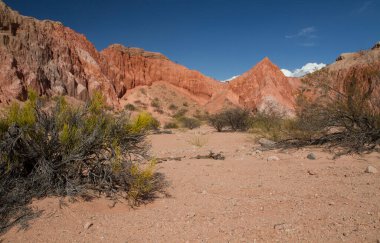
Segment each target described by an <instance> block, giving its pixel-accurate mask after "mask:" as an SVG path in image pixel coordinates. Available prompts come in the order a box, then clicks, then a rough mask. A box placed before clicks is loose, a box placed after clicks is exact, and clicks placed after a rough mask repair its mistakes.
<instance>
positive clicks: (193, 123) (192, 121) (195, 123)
mask: <svg viewBox="0 0 380 243" xmlns="http://www.w3.org/2000/svg"><path fill="white" fill-rule="evenodd" d="M178 120H179V122H180V123H181V125H182V126H183V127H185V128H189V129H194V128H197V127H200V126H201V122H200V121H199V120H198V119H196V118H193V117H186V116H183V117H180V118H179V119H178Z"/></svg>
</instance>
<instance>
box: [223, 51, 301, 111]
mask: <svg viewBox="0 0 380 243" xmlns="http://www.w3.org/2000/svg"><path fill="white" fill-rule="evenodd" d="M299 84H300V83H299V80H298V79H296V78H287V77H286V76H285V75H284V74H283V73H282V72H281V70H280V69H279V68H278V67H277V66H276V65H274V64H273V63H272V62H271V61H270V60H269V58H267V57H266V58H264V59H263V60H262V61H261V62H259V63H258V64H257V65H256V66H254V67H253V68H252V69H250V70H249V71H247V72H246V73H244V74H242V75H241V76H239V77H237V78H235V79H233V80H232V81H230V83H229V88H230V89H231V90H232V91H233V92H234V93H236V94H237V95H238V96H239V103H240V104H242V105H243V106H245V107H250V108H257V109H258V110H265V109H266V108H267V107H268V106H274V107H273V108H277V109H279V110H281V111H284V112H287V113H291V111H292V110H293V109H294V105H295V95H296V90H297V89H298V86H299Z"/></svg>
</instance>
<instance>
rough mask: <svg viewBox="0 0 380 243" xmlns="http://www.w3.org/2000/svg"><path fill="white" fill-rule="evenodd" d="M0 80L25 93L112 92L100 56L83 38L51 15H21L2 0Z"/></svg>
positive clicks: (112, 96)
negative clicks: (43, 18) (45, 17)
mask: <svg viewBox="0 0 380 243" xmlns="http://www.w3.org/2000/svg"><path fill="white" fill-rule="evenodd" d="M0 56H1V61H0V70H1V71H0V84H1V87H2V89H3V90H7V94H8V95H11V96H12V97H16V98H19V99H24V98H25V95H26V89H27V87H32V88H34V89H35V90H37V91H38V92H39V93H40V94H47V95H56V94H61V95H69V96H73V97H76V98H78V99H81V100H86V99H87V98H88V96H89V94H91V93H92V92H93V90H98V89H101V90H102V91H104V92H105V93H107V97H108V100H109V102H110V103H112V102H111V101H112V100H115V97H116V95H115V92H114V90H113V88H112V86H111V85H110V83H109V81H108V79H107V78H106V76H105V75H104V74H103V70H104V68H105V67H104V65H105V63H104V61H103V60H102V57H101V56H100V54H99V53H98V52H97V51H96V49H95V48H94V46H93V45H92V44H91V43H90V42H89V41H87V39H86V38H85V37H84V36H83V35H80V34H78V33H76V32H74V31H73V30H71V29H69V28H67V27H64V26H63V25H62V24H61V23H58V22H53V21H39V20H36V19H34V18H30V17H25V16H21V15H20V14H18V13H17V12H16V11H13V10H11V9H10V8H9V7H7V6H6V5H5V4H4V3H3V2H2V1H0Z"/></svg>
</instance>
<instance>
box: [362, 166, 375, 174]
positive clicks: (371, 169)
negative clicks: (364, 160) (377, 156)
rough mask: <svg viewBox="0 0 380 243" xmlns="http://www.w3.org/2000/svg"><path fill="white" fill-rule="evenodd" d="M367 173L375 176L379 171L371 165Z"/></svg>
mask: <svg viewBox="0 0 380 243" xmlns="http://www.w3.org/2000/svg"><path fill="white" fill-rule="evenodd" d="M364 172H365V173H371V174H375V173H377V169H376V168H375V167H373V166H372V165H369V166H368V167H367V168H366V169H365V171H364Z"/></svg>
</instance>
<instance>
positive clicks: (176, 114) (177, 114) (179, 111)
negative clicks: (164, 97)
mask: <svg viewBox="0 0 380 243" xmlns="http://www.w3.org/2000/svg"><path fill="white" fill-rule="evenodd" d="M187 112H188V110H187V109H185V108H181V109H179V110H178V111H177V112H176V113H175V114H174V115H173V117H174V118H177V119H178V118H180V117H183V116H185V115H186V113H187Z"/></svg>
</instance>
